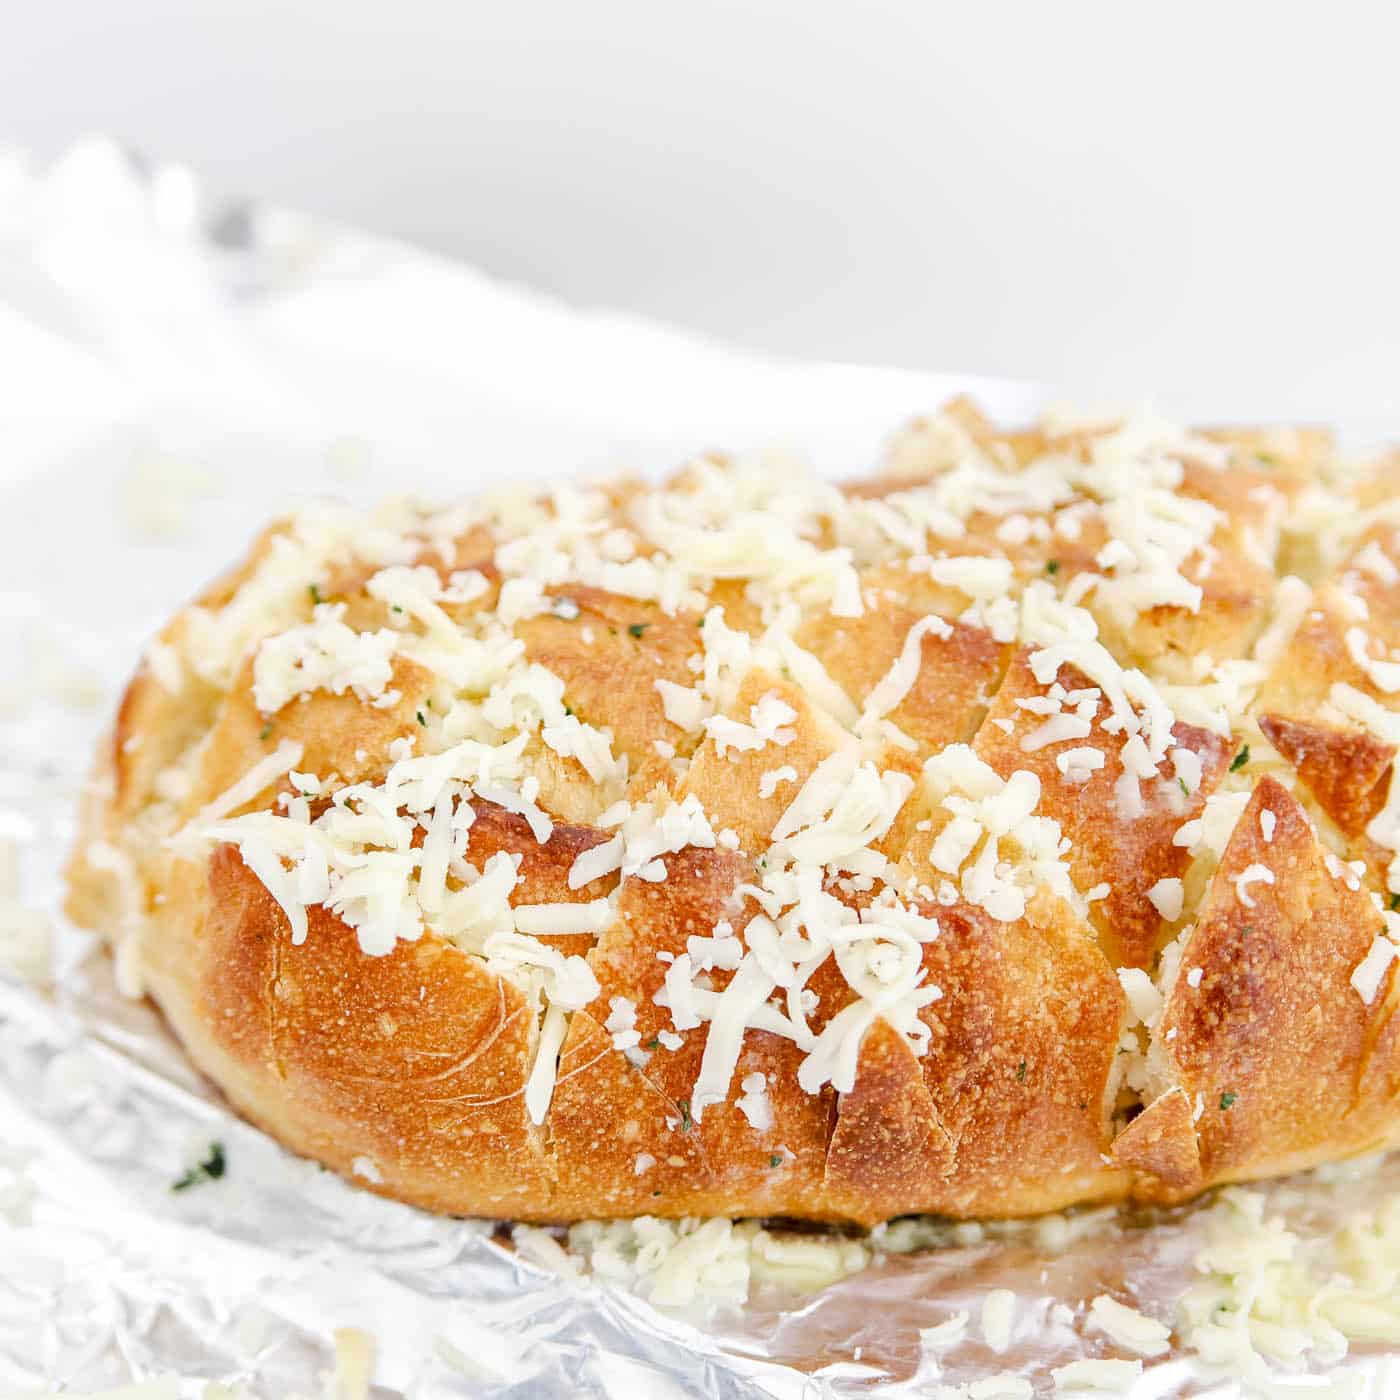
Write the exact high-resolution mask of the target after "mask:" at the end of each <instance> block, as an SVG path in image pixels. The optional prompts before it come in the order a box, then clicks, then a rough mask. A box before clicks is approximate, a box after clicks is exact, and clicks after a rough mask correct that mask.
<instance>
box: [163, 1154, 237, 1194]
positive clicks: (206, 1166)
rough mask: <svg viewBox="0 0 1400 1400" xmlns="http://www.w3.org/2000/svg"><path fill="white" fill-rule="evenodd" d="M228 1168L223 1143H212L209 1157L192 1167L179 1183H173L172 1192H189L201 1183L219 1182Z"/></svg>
mask: <svg viewBox="0 0 1400 1400" xmlns="http://www.w3.org/2000/svg"><path fill="white" fill-rule="evenodd" d="M227 1166H228V1163H227V1161H226V1160H225V1158H224V1145H223V1143H221V1142H211V1143H210V1144H209V1155H208V1156H207V1157H206V1158H205V1159H204V1160H203V1161H202V1162H199V1163H197V1164H196V1165H195V1166H193V1167H191V1168H190V1169H189V1171H187V1172H186V1173H185V1174H184V1175H183V1176H182V1177H180V1179H179V1180H178V1181H175V1182H172V1183H171V1186H170V1189H171V1190H172V1191H188V1190H189V1189H190V1187H191V1186H197V1185H198V1184H199V1183H200V1182H201V1181H217V1180H218V1179H219V1178H220V1177H221V1176H222V1175H223V1174H224V1170H225V1168H226V1167H227Z"/></svg>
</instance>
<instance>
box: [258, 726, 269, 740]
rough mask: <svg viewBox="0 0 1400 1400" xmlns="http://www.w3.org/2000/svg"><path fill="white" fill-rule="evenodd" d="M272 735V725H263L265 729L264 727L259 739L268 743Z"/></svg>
mask: <svg viewBox="0 0 1400 1400" xmlns="http://www.w3.org/2000/svg"><path fill="white" fill-rule="evenodd" d="M271 733H272V726H271V725H270V724H265V725H263V727H262V731H261V732H260V733H259V734H258V738H259V739H262V740H264V741H266V739H267V738H268V736H269V735H270V734H271Z"/></svg>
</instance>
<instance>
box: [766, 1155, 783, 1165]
mask: <svg viewBox="0 0 1400 1400" xmlns="http://www.w3.org/2000/svg"><path fill="white" fill-rule="evenodd" d="M782 1164H783V1159H782V1158H781V1157H780V1156H778V1154H777V1153H776V1152H775V1153H774V1154H773V1155H772V1156H771V1157H770V1158H769V1159H768V1165H769V1166H770V1167H781V1166H782Z"/></svg>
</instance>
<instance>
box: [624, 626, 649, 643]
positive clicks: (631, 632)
mask: <svg viewBox="0 0 1400 1400" xmlns="http://www.w3.org/2000/svg"><path fill="white" fill-rule="evenodd" d="M650 626H651V623H649V622H633V623H631V624H630V625H629V626H628V628H627V635H628V636H629V637H636V638H637V640H638V641H640V640H641V637H642V633H643V632H645V631H646V630H647V628H648V627H650Z"/></svg>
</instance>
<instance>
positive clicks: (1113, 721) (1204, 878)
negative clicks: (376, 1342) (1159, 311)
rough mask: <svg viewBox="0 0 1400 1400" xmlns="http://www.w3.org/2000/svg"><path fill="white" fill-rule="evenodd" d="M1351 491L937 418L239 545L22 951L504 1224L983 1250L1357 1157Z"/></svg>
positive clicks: (1381, 808) (1382, 893)
mask: <svg viewBox="0 0 1400 1400" xmlns="http://www.w3.org/2000/svg"><path fill="white" fill-rule="evenodd" d="M1397 486H1400V456H1395V455H1391V454H1387V453H1373V454H1370V455H1368V456H1362V457H1351V456H1347V455H1344V454H1343V453H1341V452H1340V451H1339V450H1338V449H1337V447H1336V446H1335V444H1334V443H1333V441H1332V439H1331V438H1330V436H1329V435H1328V434H1326V433H1325V432H1322V431H1320V430H1316V429H1292V428H1282V429H1237V430H1200V431H1190V430H1186V429H1183V428H1179V427H1176V426H1174V425H1172V424H1169V423H1166V422H1162V421H1159V420H1157V419H1154V418H1149V417H1145V416H1129V417H1126V418H1123V419H1111V420H1107V421H1102V422H1090V421H1087V420H1083V419H1080V420H1076V419H1075V418H1073V417H1072V416H1070V415H1067V414H1063V413H1058V414H1057V413H1051V414H1047V416H1046V418H1045V420H1044V421H1043V422H1041V423H1039V424H1037V425H1035V426H1033V427H1031V428H1028V429H1024V430H1020V431H1014V432H1004V431H1000V430H998V429H997V428H995V427H994V426H993V425H991V424H990V423H988V422H987V421H986V420H985V419H984V418H983V417H982V416H981V414H980V413H979V412H978V410H977V409H976V408H975V406H974V405H972V404H971V403H970V402H968V401H966V400H956V401H953V402H952V403H950V404H948V405H946V406H945V407H944V408H943V409H942V410H941V411H940V412H939V413H938V414H936V415H934V416H932V417H930V418H927V419H923V420H919V421H916V422H915V423H913V424H911V425H909V426H908V427H907V428H905V429H904V430H903V431H901V432H900V433H899V434H897V435H896V437H895V438H894V439H893V441H892V443H891V445H890V448H889V451H888V454H887V458H886V460H885V462H884V463H883V465H882V467H881V468H880V471H879V473H878V474H877V475H876V476H875V477H873V478H871V479H868V480H864V481H861V482H859V483H855V484H851V485H847V486H844V487H843V486H837V485H834V484H831V483H827V482H824V481H821V480H818V479H816V478H814V477H812V476H811V475H809V474H807V473H806V472H805V471H804V470H803V469H802V468H801V467H800V465H798V464H796V463H793V462H791V461H789V460H786V459H785V458H781V457H777V456H772V455H769V456H761V457H758V458H755V459H743V460H730V459H727V458H723V457H712V458H704V459H701V460H697V461H694V462H692V463H690V464H688V465H687V466H686V467H684V468H683V469H682V470H681V471H680V472H679V473H678V474H677V475H676V476H675V477H674V478H672V479H671V480H669V481H668V482H667V483H665V484H664V485H662V486H651V485H648V484H647V483H645V482H643V481H640V480H637V479H634V478H631V477H626V476H618V477H615V478H611V479H607V480H604V481H600V482H593V483H586V484H573V483H569V484H564V485H560V486H557V487H554V488H552V489H543V488H510V489H500V490H495V491H491V492H488V493H486V494H485V495H484V496H482V497H480V498H478V499H477V500H475V501H472V502H468V503H466V504H462V505H453V506H450V507H447V508H444V509H427V508H424V507H421V506H418V505H414V504H410V503H404V502H394V503H389V504H386V505H385V506H383V507H380V508H378V509H376V510H374V511H370V512H354V511H350V510H349V509H346V508H340V507H335V506H320V507H315V508H310V509H307V510H305V511H303V512H302V513H301V514H299V515H298V516H297V517H295V518H294V519H290V520H286V521H282V522H279V523H277V524H275V525H273V526H271V527H270V528H269V529H268V530H267V531H266V532H265V533H264V534H263V535H262V537H261V538H260V539H259V540H258V541H257V542H256V544H255V545H254V547H253V549H252V551H251V553H250V555H249V557H248V558H247V559H246V560H245V561H244V563H242V564H241V565H240V566H238V567H237V568H236V569H235V570H234V571H233V572H232V573H230V574H228V575H227V576H226V577H225V578H223V579H222V580H220V581H219V582H217V583H216V584H215V585H213V586H212V587H211V588H210V589H209V590H208V591H207V592H206V593H205V594H204V595H203V596H202V597H201V598H200V599H198V600H197V601H196V602H195V603H194V604H193V605H191V606H190V607H188V608H186V609H184V610H183V611H182V612H180V613H179V614H178V615H177V616H176V617H175V618H174V619H173V620H172V621H171V622H170V623H169V625H168V626H167V627H166V628H165V629H164V630H163V631H162V632H161V634H160V635H159V637H158V638H157V639H156V640H155V641H154V642H153V643H152V644H151V645H150V646H149V648H148V650H147V652H146V655H145V658H144V660H143V663H142V665H141V666H140V668H139V669H138V671H137V673H136V675H135V677H134V679H133V680H132V682H131V684H130V686H129V688H128V690H127V692H126V694H125V696H124V698H123V700H122V702H121V705H120V708H119V711H118V713H117V716H116V720H115V723H114V725H113V729H112V733H111V736H110V738H109V740H108V741H107V742H105V743H104V746H103V748H102V751H101V753H100V754H99V758H98V762H97V767H96V771H95V774H94V778H93V780H92V782H91V784H90V786H89V791H88V793H87V796H86V801H85V809H84V813H83V828H82V832H81V835H80V838H79V841H78V844H77V847H76V850H75V853H74V856H73V859H72V862H71V866H70V872H69V873H70V911H71V913H72V914H73V916H74V917H75V918H76V919H77V920H78V921H79V922H82V923H84V924H87V925H89V926H91V927H93V928H96V929H99V930H101V931H103V932H104V933H106V934H108V935H109V936H110V937H111V939H112V942H113V945H114V949H115V956H116V960H117V968H118V973H119V977H120V979H121V982H122V985H123V987H124V988H125V989H126V990H127V991H129V992H130V993H131V994H133V995H139V994H142V993H145V994H149V995H150V996H152V997H153V998H154V999H155V1001H156V1002H157V1003H158V1004H159V1006H160V1007H161V1008H162V1010H163V1011H164V1013H165V1015H166V1016H167V1017H168V1019H169V1021H170V1022H171V1024H172V1026H173V1027H174V1029H175V1031H176V1032H177V1034H178V1035H179V1036H180V1038H181V1040H182V1041H183V1042H184V1044H185V1045H186V1046H187V1048H188V1050H189V1052H190V1054H191V1056H192V1058H193V1059H194V1061H195V1062H196V1064H198V1065H199V1066H200V1068H202V1069H203V1070H204V1071H205V1072H206V1073H207V1074H208V1075H209V1076H210V1078H211V1079H212V1080H213V1081H214V1082H215V1083H216V1084H218V1085H219V1086H220V1087H221V1088H222V1089H223V1090H224V1091H225V1093H226V1094H227V1095H228V1096H229V1098H230V1099H231V1100H232V1101H233V1102H234V1104H235V1105H237V1107H238V1108H239V1109H240V1110H242V1111H243V1112H244V1113H245V1114H246V1115H247V1116H248V1117H250V1118H251V1119H253V1120H254V1121H256V1122H258V1123H259V1124H261V1125H262V1126H264V1127H265V1128H266V1129H267V1130H268V1131H269V1132H271V1133H273V1134H274V1135H275V1136H277V1137H278V1138H280V1139H281V1140H282V1141H284V1142H285V1143H287V1144H288V1145H289V1146H291V1147H293V1148H294V1149H296V1150H297V1151H300V1152H303V1153H306V1154H307V1155H310V1156H312V1157H315V1158H318V1159H319V1160H321V1161H322V1162H324V1163H326V1164H327V1165H328V1166H331V1167H333V1168H335V1169H336V1170H338V1171H341V1172H343V1173H345V1174H347V1175H354V1176H355V1177H356V1178H357V1179H359V1180H360V1181H362V1182H363V1183H365V1184H366V1185H368V1186H369V1187H370V1188H371V1189H373V1190H376V1191H379V1192H382V1193H383V1194H386V1195H390V1196H394V1197H398V1198H400V1199H403V1200H407V1201H411V1202H414V1203H416V1204H419V1205H423V1206H426V1207H428V1208H431V1209H436V1210H442V1211H449V1212H453V1213H459V1214H474V1215H491V1216H500V1217H514V1218H519V1219H527V1220H535V1221H556V1220H571V1219H576V1218H579V1217H587V1216H630V1215H642V1214H645V1215H653V1216H683V1215H690V1216H693V1215H725V1216H732V1215H751V1216H770V1215H771V1216H787V1217H805V1218H812V1219H825V1220H846V1221H854V1222H858V1223H862V1224H870V1223H873V1222H876V1221H879V1220H883V1219H887V1218H889V1217H891V1216H895V1215H900V1214H907V1213H911V1212H932V1213H939V1214H945V1215H952V1216H969V1215H985V1216H1004V1215H1021V1214H1031V1213H1035V1212H1039V1211H1047V1210H1053V1209H1058V1208H1061V1207H1064V1206H1068V1205H1072V1204H1075V1203H1079V1202H1090V1201H1108V1200H1116V1199H1128V1198H1131V1199H1136V1200H1141V1201H1148V1202H1165V1201H1174V1200H1179V1199H1183V1198H1185V1197H1189V1196H1191V1195H1193V1194H1195V1193H1197V1192H1199V1191H1201V1190H1202V1189H1203V1188H1204V1187H1206V1186H1208V1185H1211V1184H1214V1183H1218V1182H1224V1181H1236V1180H1242V1179H1249V1178H1257V1177H1264V1176H1270V1175H1275V1174H1279V1173H1283V1172H1288V1171H1293V1170H1297V1169H1300V1168H1303V1167H1306V1166H1309V1165H1312V1164H1314V1163H1317V1162H1321V1161H1327V1160H1331V1159H1334V1158H1340V1157H1345V1156H1349V1155H1352V1154H1355V1153H1359V1152H1363V1151H1371V1150H1375V1149H1376V1148H1378V1147H1381V1146H1384V1145H1386V1144H1388V1143H1390V1142H1391V1141H1393V1140H1394V1139H1395V1138H1396V1137H1397V1134H1400V1104H1398V1103H1397V1094H1400V1025H1397V1022H1396V1018H1395V1016H1394V1010H1395V1003H1396V1000H1397V996H1400V988H1397V985H1396V979H1395V967H1394V963H1395V958H1396V955H1397V951H1400V949H1397V943H1400V915H1398V914H1397V913H1396V912H1395V910H1396V907H1397V906H1400V788H1397V790H1396V791H1395V792H1394V793H1392V791H1391V789H1392V787H1394V786H1396V785H1394V784H1392V782H1391V777H1392V773H1393V767H1394V757H1395V752H1396V747H1397V744H1400V504H1397V501H1396V487H1397Z"/></svg>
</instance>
